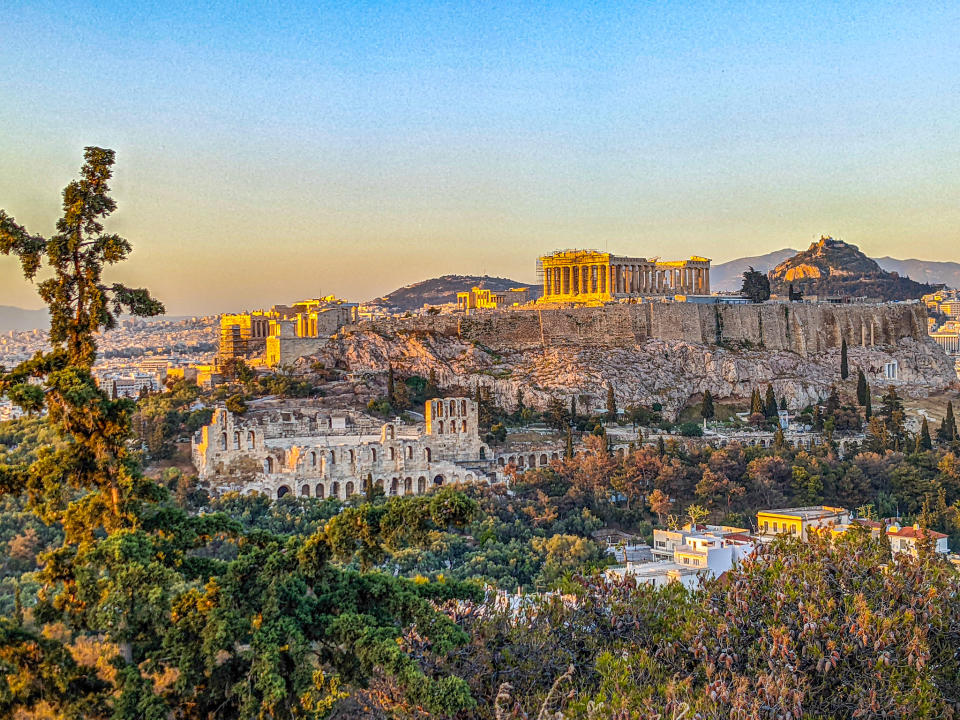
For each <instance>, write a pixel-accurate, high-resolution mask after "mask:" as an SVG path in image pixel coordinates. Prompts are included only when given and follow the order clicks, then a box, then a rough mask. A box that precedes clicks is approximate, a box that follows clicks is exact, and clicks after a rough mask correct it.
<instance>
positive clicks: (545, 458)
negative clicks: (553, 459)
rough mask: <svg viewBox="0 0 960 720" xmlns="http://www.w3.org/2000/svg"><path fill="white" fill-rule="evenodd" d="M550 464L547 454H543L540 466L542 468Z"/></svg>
mask: <svg viewBox="0 0 960 720" xmlns="http://www.w3.org/2000/svg"><path fill="white" fill-rule="evenodd" d="M548 462H549V461H548V460H547V454H546V453H543V454H542V455H541V456H540V465H541V466H542V465H546V464H547V463H548Z"/></svg>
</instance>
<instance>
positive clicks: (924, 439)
mask: <svg viewBox="0 0 960 720" xmlns="http://www.w3.org/2000/svg"><path fill="white" fill-rule="evenodd" d="M917 446H918V448H919V449H920V450H933V441H932V440H931V439H930V426H929V425H928V424H927V418H926V416H924V418H923V422H921V423H920V434H919V435H918V436H917Z"/></svg>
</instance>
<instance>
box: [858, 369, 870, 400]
mask: <svg viewBox="0 0 960 720" xmlns="http://www.w3.org/2000/svg"><path fill="white" fill-rule="evenodd" d="M869 392H870V387H869V386H868V385H867V376H866V375H864V374H863V369H862V368H857V403H859V405H860V407H865V406H866V404H867V395H868V394H869Z"/></svg>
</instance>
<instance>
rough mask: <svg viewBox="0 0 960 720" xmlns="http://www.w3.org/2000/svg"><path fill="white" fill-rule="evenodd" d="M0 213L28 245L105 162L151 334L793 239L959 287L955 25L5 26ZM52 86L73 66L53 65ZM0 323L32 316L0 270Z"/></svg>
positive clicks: (943, 11) (151, 10)
mask: <svg viewBox="0 0 960 720" xmlns="http://www.w3.org/2000/svg"><path fill="white" fill-rule="evenodd" d="M5 20H6V24H7V28H8V31H7V33H6V34H5V43H4V44H3V45H2V46H0V68H2V70H3V72H2V73H0V93H2V97H3V98H4V102H2V103H0V126H2V127H3V128H4V133H3V134H2V135H0V160H2V164H3V173H0V208H3V209H4V210H6V211H7V212H8V213H10V214H11V215H12V216H13V217H14V218H16V220H17V221H18V222H20V223H21V224H24V225H26V226H27V228H28V230H30V231H31V232H34V233H42V234H44V235H48V234H50V233H51V232H52V230H53V226H54V223H55V221H56V219H57V218H58V217H59V215H60V205H59V197H60V195H59V194H60V191H61V189H62V188H63V186H64V185H65V184H66V183H67V182H69V181H70V180H71V179H72V178H74V177H75V176H76V173H77V170H78V168H79V166H80V164H81V162H82V150H83V147H84V146H85V145H100V146H104V147H110V148H113V149H114V150H116V151H117V165H116V167H115V177H114V181H113V185H112V186H113V189H114V192H113V194H114V197H115V198H116V199H117V202H118V204H119V209H118V211H117V212H116V213H115V214H114V216H113V217H112V218H111V219H110V220H109V221H108V228H109V229H110V230H111V231H114V232H118V233H120V234H121V235H123V236H125V237H127V238H128V239H129V240H130V241H131V242H132V243H133V245H134V253H133V255H132V257H131V259H130V261H129V262H127V263H124V265H123V267H122V269H121V270H120V271H119V273H118V275H117V277H118V278H121V277H122V279H123V280H124V281H126V282H128V283H130V284H135V285H145V286H147V287H149V288H150V289H151V290H152V291H153V292H154V293H155V294H156V295H157V296H158V297H159V298H160V299H162V300H163V301H164V302H165V303H166V305H167V308H168V310H169V311H170V312H171V314H176V315H183V314H187V315H192V314H206V313H213V312H221V311H225V310H242V309H245V308H256V307H262V306H268V305H272V304H274V303H281V302H287V301H290V300H293V299H296V298H300V297H306V296H316V295H318V294H336V295H339V296H342V297H346V298H349V299H352V300H367V299H371V298H374V297H378V296H380V295H383V294H385V293H387V292H389V291H391V290H394V289H396V288H397V287H401V286H404V285H409V284H411V283H415V282H419V281H421V280H424V279H426V278H430V277H435V276H438V275H445V274H462V275H483V274H489V275H494V276H503V277H509V278H513V279H516V280H518V281H521V282H533V280H534V268H535V260H536V257H537V256H538V255H540V254H543V253H545V252H549V251H551V250H554V249H557V248H563V247H596V248H600V249H609V250H610V251H612V252H617V253H621V254H631V255H641V256H661V257H664V258H679V257H688V256H690V255H693V254H697V255H705V256H707V257H710V258H712V259H713V260H714V261H715V262H718V263H719V262H724V261H726V260H730V259H733V258H737V257H741V256H747V255H762V254H765V253H767V252H771V251H774V250H779V249H782V248H785V247H795V248H799V249H803V248H806V247H807V246H808V245H809V243H810V242H813V241H814V240H816V239H817V238H818V237H819V236H820V235H821V234H829V235H833V236H835V237H839V238H841V239H843V240H846V241H847V242H850V243H853V244H855V245H857V246H859V247H860V249H861V250H863V251H864V252H865V253H866V254H868V255H870V256H871V257H881V256H891V257H894V258H908V259H912V258H919V259H924V260H930V261H951V260H956V259H960V258H958V257H957V253H956V250H955V248H956V247H957V246H958V241H960V206H958V204H957V202H956V198H957V197H960V149H958V147H957V144H956V138H957V137H960V50H958V46H957V43H956V40H955V37H954V35H955V29H956V27H957V26H958V24H960V22H958V21H960V6H958V5H955V4H947V3H917V4H912V5H909V6H902V7H898V6H895V5H893V4H876V3H862V4H859V3H844V4H842V5H835V4H830V3H814V4H811V5H807V6H804V7H802V8H800V7H795V6H793V5H783V6H773V5H759V4H757V5H748V4H738V3H729V4H720V5H716V4H712V5H710V6H706V5H697V6H684V7H680V6H676V5H663V6H660V5H653V4H646V5H642V6H640V7H636V8H630V9H624V8H620V7H617V6H615V5H612V4H596V5H591V6H587V7H581V6H578V5H576V4H574V3H549V4H543V5H523V6H512V5H496V4H492V3H484V4H477V5H463V6H459V7H451V6H449V5H447V4H443V3H409V4H395V5H391V6H390V7H389V8H387V7H383V6H381V5H379V4H373V3H350V4H345V3H344V4H336V3H327V4H322V5H319V6H316V5H308V4H292V5H285V6H283V7H280V8H272V9H268V8H261V7H254V6H248V7H246V8H244V9H243V11H242V12H237V11H235V9H234V6H232V5H228V4H220V3H211V4H207V5H204V6H203V7H197V6H195V5H192V4H179V3H173V2H171V3H164V4H161V5H148V4H146V3H137V2H133V3H110V2H107V3H96V4H94V3H76V2H66V3H63V2H58V3H52V2H33V3H30V4H29V5H28V6H22V7H14V8H10V9H7V10H5ZM81 58H82V62H79V60H80V59H81ZM0 304H3V305H13V306H18V307H24V308H36V307H39V305H40V303H39V300H38V299H37V297H36V295H35V291H34V289H33V288H32V287H31V286H30V285H29V284H27V283H25V282H23V281H22V279H21V278H20V272H19V267H18V266H17V264H16V263H15V262H14V261H13V260H12V259H10V258H0Z"/></svg>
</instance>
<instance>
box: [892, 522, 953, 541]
mask: <svg viewBox="0 0 960 720" xmlns="http://www.w3.org/2000/svg"><path fill="white" fill-rule="evenodd" d="M887 534H888V535H896V536H897V537H902V538H919V537H923V536H924V535H929V536H930V537H931V538H933V539H934V540H940V539H941V538H945V537H947V536H946V535H944V534H943V533H939V532H937V531H936V530H917V529H916V528H915V527H913V526H912V525H907V526H906V527H902V528H900V529H899V530H887Z"/></svg>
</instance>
